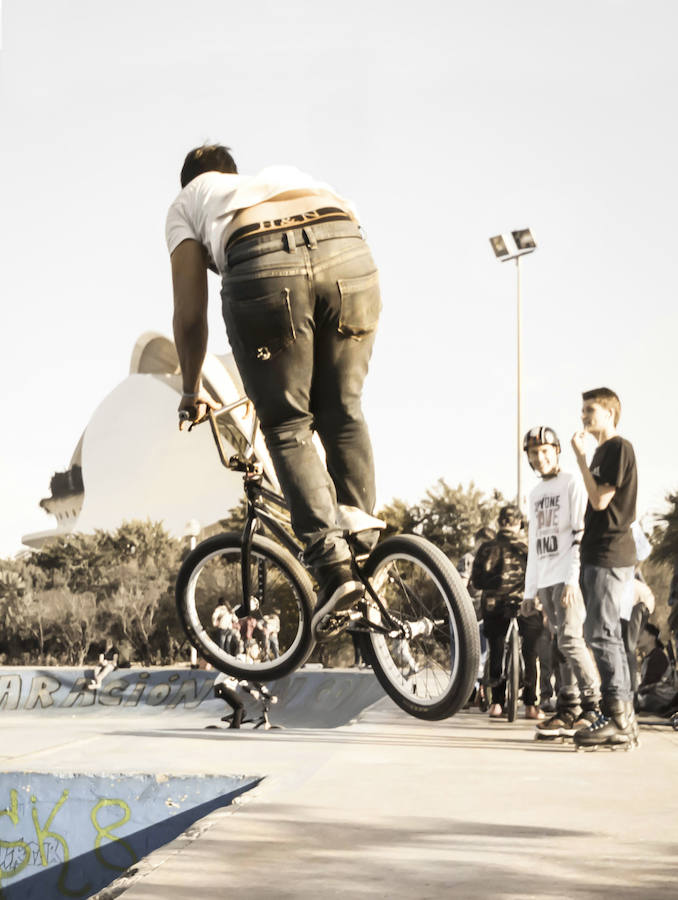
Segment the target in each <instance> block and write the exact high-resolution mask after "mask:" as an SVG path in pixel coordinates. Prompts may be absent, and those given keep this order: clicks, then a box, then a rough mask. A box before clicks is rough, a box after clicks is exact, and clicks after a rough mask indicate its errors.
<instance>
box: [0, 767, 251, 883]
mask: <svg viewBox="0 0 678 900" xmlns="http://www.w3.org/2000/svg"><path fill="white" fill-rule="evenodd" d="M261 781H262V779H261V778H257V779H253V780H251V781H249V782H248V783H247V784H245V785H243V786H242V787H241V788H238V789H236V790H234V791H231V792H230V793H228V794H223V795H221V796H219V797H215V798H213V799H211V800H209V801H207V802H205V803H201V804H199V805H198V806H194V807H192V808H191V809H188V810H186V811H185V812H183V813H177V814H176V815H174V816H171V817H169V818H167V819H165V820H164V821H161V822H158V823H156V824H153V825H150V826H148V827H147V828H142V829H139V831H135V832H132V833H131V834H127V835H125V837H124V838H121V839H120V840H116V841H110V842H107V843H105V844H102V846H101V847H100V848H99V849H98V850H93V851H91V852H88V853H83V854H80V855H79V856H75V857H73V858H72V859H69V860H68V861H67V862H65V863H61V864H60V865H52V866H50V867H49V868H46V869H44V870H43V871H41V872H39V873H37V874H35V875H30V876H28V877H27V878H23V879H20V880H18V881H15V882H14V883H13V884H12V883H7V882H5V883H4V884H3V885H1V886H0V898H1V900H61V898H86V897H91V896H92V895H93V894H95V893H97V892H98V891H100V890H101V889H102V888H104V887H106V886H107V885H109V884H110V883H111V882H112V881H114V880H115V879H116V878H119V877H120V876H121V875H123V874H127V875H132V874H134V872H135V871H136V870H135V864H136V863H138V862H139V861H140V860H142V859H143V858H144V857H145V856H148V854H149V853H152V852H153V851H154V850H157V849H158V848H160V847H162V846H163V845H164V844H167V843H169V842H170V841H173V840H174V839H175V838H177V837H179V835H181V834H183V833H184V832H185V831H186V830H187V829H189V828H190V827H191V826H192V825H194V824H195V823H196V822H198V821H199V820H200V819H203V818H204V817H205V816H207V815H208V814H209V813H211V812H214V811H215V810H217V809H221V808H223V807H225V806H229V805H230V804H231V803H232V802H233V801H234V800H235V799H236V798H237V797H239V796H241V795H242V794H244V793H245V792H247V791H249V790H251V789H252V788H255V787H256V786H257V785H258V784H260V783H261Z"/></svg>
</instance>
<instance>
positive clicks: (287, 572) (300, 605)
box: [176, 532, 315, 681]
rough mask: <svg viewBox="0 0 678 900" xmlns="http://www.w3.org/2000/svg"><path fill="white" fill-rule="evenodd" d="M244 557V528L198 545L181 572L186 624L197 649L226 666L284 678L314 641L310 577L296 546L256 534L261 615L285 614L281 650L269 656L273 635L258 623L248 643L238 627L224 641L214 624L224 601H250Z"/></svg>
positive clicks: (254, 580)
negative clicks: (244, 582)
mask: <svg viewBox="0 0 678 900" xmlns="http://www.w3.org/2000/svg"><path fill="white" fill-rule="evenodd" d="M241 559H242V534H240V533H237V532H228V533H226V534H219V535H216V536H215V537H211V538H208V539H207V540H206V541H202V542H201V543H200V544H198V546H197V547H196V548H195V550H193V551H192V552H191V553H190V554H189V555H188V556H187V557H186V559H185V560H184V563H183V565H182V566H181V569H180V570H179V575H178V577H177V583H176V602H177V611H178V613H179V618H180V620H181V624H182V625H183V628H184V631H185V632H186V635H187V636H188V639H189V640H190V642H191V643H192V644H193V646H194V647H195V648H196V650H197V651H198V653H200V655H201V656H203V657H204V658H205V659H206V660H207V662H209V663H211V664H212V665H213V666H214V667H215V668H216V669H219V670H220V671H221V672H226V673H227V674H228V675H234V676H236V677H238V678H246V679H249V680H252V681H267V680H273V679H275V678H282V677H283V676H284V675H288V674H289V673H290V672H292V671H293V670H294V669H296V668H298V667H299V666H300V665H302V663H303V662H304V661H305V660H306V659H307V657H308V656H309V654H310V652H311V650H312V648H313V639H312V634H311V626H310V623H311V609H312V607H313V602H314V596H315V595H314V593H313V588H312V585H311V580H310V578H309V576H308V575H307V574H306V571H305V570H304V568H303V567H302V565H301V563H299V562H298V561H297V560H296V559H295V558H294V557H293V556H292V554H291V553H289V552H288V551H287V550H285V549H284V548H283V547H281V546H280V545H279V544H276V543H275V542H274V541H272V540H270V539H269V538H267V537H264V536H263V535H254V537H253V538H252V546H251V550H250V564H249V565H250V572H249V577H250V587H251V590H250V596H252V597H255V598H256V599H257V601H258V609H257V611H256V612H255V613H254V614H255V616H256V617H257V618H258V620H259V622H261V619H262V617H264V616H267V615H277V616H278V618H279V620H280V632H279V635H278V645H279V655H278V656H277V657H276V658H274V659H268V658H266V659H264V658H263V654H264V652H265V650H266V646H267V641H266V638H265V635H264V631H263V628H262V626H261V624H256V625H255V626H254V629H253V633H252V638H251V641H250V642H249V646H248V647H246V646H245V642H244V641H243V637H242V635H238V634H237V633H231V634H229V635H228V637H227V638H226V640H225V643H224V646H221V643H220V633H219V629H218V628H216V627H214V626H213V625H212V614H213V612H214V610H215V608H216V607H217V606H218V605H220V604H221V603H225V604H226V605H227V606H228V607H229V608H230V610H231V611H232V612H234V611H235V610H236V608H237V607H238V606H239V605H240V604H241V603H242V602H243V600H244V596H243V587H242V569H241ZM257 648H258V650H257ZM255 650H257V652H256V653H255ZM245 651H247V652H245Z"/></svg>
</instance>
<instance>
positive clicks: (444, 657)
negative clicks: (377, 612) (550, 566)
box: [363, 535, 480, 721]
mask: <svg viewBox="0 0 678 900" xmlns="http://www.w3.org/2000/svg"><path fill="white" fill-rule="evenodd" d="M363 575H364V576H365V577H366V578H368V579H369V580H370V583H371V584H372V587H373V588H374V590H375V592H376V593H377V594H378V596H379V598H380V600H381V601H382V603H384V605H385V606H386V608H387V609H388V610H389V612H390V613H392V614H393V615H394V616H397V617H398V618H400V619H401V620H403V621H417V620H421V618H420V617H425V618H427V619H428V620H429V621H431V622H434V623H437V624H434V627H433V629H432V631H431V632H430V634H428V635H420V636H418V637H416V638H412V639H410V640H409V641H408V644H409V645H411V646H409V648H408V653H409V656H410V658H414V659H415V662H416V663H417V664H418V663H419V662H421V663H422V666H421V667H420V668H418V669H417V668H415V671H414V674H411V675H409V676H406V675H405V672H404V650H403V647H402V642H401V640H400V639H393V638H391V637H389V636H385V635H383V634H379V633H377V632H375V631H368V632H367V633H366V634H365V635H364V636H363V650H364V658H365V660H366V661H367V662H369V663H370V665H371V666H372V669H373V670H374V674H375V675H376V677H377V679H378V681H379V683H380V684H381V686H382V687H383V688H384V690H385V691H386V693H387V694H388V695H389V697H390V698H391V699H392V700H393V701H394V702H395V703H396V704H397V705H398V706H399V707H400V708H401V709H403V710H405V712H407V713H409V714H410V715H411V716H415V717H416V718H419V719H427V720H429V721H431V720H438V719H445V718H447V717H448V716H452V715H454V713H455V712H457V711H458V710H459V709H461V707H462V706H463V705H464V704H465V703H466V701H467V700H468V698H469V697H470V695H471V691H472V690H473V686H474V684H475V681H476V678H477V675H478V660H479V658H480V639H479V635H478V623H477V620H476V615H475V611H474V608H473V603H472V602H471V598H470V597H469V595H468V593H467V591H466V588H465V587H464V584H463V582H462V581H461V578H460V577H459V574H458V572H457V571H456V569H455V568H454V566H453V565H452V563H451V562H450V561H449V559H448V558H447V557H446V556H445V555H444V553H442V552H441V551H440V550H439V549H438V548H437V547H435V546H434V545H433V544H431V542H430V541H428V540H426V539H425V538H422V537H420V536H418V535H394V536H392V537H388V538H386V539H385V540H383V541H381V542H380V543H379V544H377V546H376V547H375V549H374V550H373V551H372V553H371V554H370V556H369V557H368V559H367V561H366V562H365V565H364V567H363ZM408 582H409V584H408ZM412 648H414V652H413V651H412ZM408 669H411V665H410V663H409V662H408Z"/></svg>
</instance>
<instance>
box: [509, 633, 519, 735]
mask: <svg viewBox="0 0 678 900" xmlns="http://www.w3.org/2000/svg"><path fill="white" fill-rule="evenodd" d="M519 693H520V638H519V637H518V629H517V628H516V627H515V626H513V627H512V628H511V634H510V636H509V639H508V647H507V649H506V718H507V719H508V720H509V722H514V721H515V718H516V714H517V713H518V694H519Z"/></svg>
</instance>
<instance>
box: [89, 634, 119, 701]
mask: <svg viewBox="0 0 678 900" xmlns="http://www.w3.org/2000/svg"><path fill="white" fill-rule="evenodd" d="M99 646H101V645H99ZM117 668H118V648H117V647H116V646H115V645H113V644H112V645H111V646H110V647H108V648H107V649H106V650H105V651H104V652H103V653H100V654H99V664H98V665H97V667H96V669H95V670H94V675H93V677H92V678H91V679H90V681H89V683H88V684H87V688H88V690H90V691H96V690H98V689H99V688H100V687H101V685H102V683H103V680H104V678H106V676H107V675H110V674H111V672H115V670H116V669H117Z"/></svg>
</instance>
